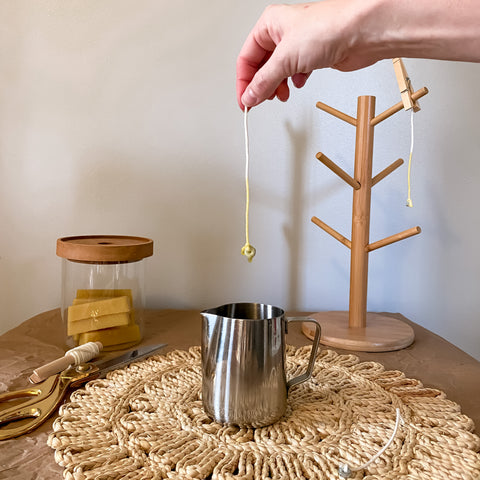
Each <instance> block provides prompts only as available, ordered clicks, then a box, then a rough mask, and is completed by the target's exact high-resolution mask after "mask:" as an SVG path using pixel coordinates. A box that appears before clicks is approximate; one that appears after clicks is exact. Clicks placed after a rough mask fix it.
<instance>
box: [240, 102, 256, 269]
mask: <svg viewBox="0 0 480 480" xmlns="http://www.w3.org/2000/svg"><path fill="white" fill-rule="evenodd" d="M247 117H248V107H245V113H244V117H243V126H244V131H245V189H246V206H245V245H244V246H243V247H242V255H245V256H246V257H247V259H248V261H249V262H251V261H252V260H253V257H254V256H255V253H256V252H257V251H256V250H255V248H254V247H253V246H252V245H250V241H249V236H248V223H249V221H248V214H249V210H250V185H249V181H248V170H249V162H250V155H249V146H248V145H249V141H248V122H247Z"/></svg>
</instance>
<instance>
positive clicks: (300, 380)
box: [285, 317, 321, 390]
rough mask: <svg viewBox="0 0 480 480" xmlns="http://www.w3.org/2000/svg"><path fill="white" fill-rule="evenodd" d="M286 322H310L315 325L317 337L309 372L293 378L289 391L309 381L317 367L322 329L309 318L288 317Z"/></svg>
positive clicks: (288, 384) (314, 340) (314, 342)
mask: <svg viewBox="0 0 480 480" xmlns="http://www.w3.org/2000/svg"><path fill="white" fill-rule="evenodd" d="M285 320H286V321H287V323H290V322H310V323H313V324H314V325H315V337H314V339H313V344H312V351H311V353H310V359H309V361H308V366H307V371H306V372H305V373H303V374H302V375H298V377H293V378H292V379H290V380H289V381H288V382H287V390H288V389H289V388H290V387H293V386H294V385H298V384H299V383H303V382H305V381H307V380H308V379H309V378H310V377H311V376H312V372H313V367H314V366H315V357H316V356H317V350H318V345H319V344H320V335H321V328H320V324H319V323H318V322H317V321H316V320H314V319H313V318H309V317H286V318H285Z"/></svg>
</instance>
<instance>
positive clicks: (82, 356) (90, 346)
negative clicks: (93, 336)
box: [65, 342, 103, 367]
mask: <svg viewBox="0 0 480 480" xmlns="http://www.w3.org/2000/svg"><path fill="white" fill-rule="evenodd" d="M102 348H103V345H102V344H101V343H100V342H88V343H84V344H83V345H79V346H78V347H75V348H72V349H70V350H67V352H66V353H65V356H67V355H70V356H71V357H73V359H74V361H75V363H74V364H73V366H75V367H76V366H77V365H80V364H81V363H85V362H88V361H90V360H91V359H92V358H95V357H96V356H97V355H98V354H99V353H100V350H102Z"/></svg>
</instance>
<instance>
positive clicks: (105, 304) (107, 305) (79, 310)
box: [68, 296, 131, 323]
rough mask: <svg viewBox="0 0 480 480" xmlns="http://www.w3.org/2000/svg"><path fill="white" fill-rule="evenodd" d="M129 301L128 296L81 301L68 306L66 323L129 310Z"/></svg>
mask: <svg viewBox="0 0 480 480" xmlns="http://www.w3.org/2000/svg"><path fill="white" fill-rule="evenodd" d="M130 309H131V302H130V299H129V298H128V297H126V296H125V297H113V298H109V299H107V300H98V301H94V302H87V303H82V304H80V305H71V306H70V307H68V323H72V322H75V321H78V320H84V319H86V318H97V317H102V316H104V315H111V314H113V313H125V312H130Z"/></svg>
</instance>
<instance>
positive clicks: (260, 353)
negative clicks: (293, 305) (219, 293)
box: [202, 303, 320, 427]
mask: <svg viewBox="0 0 480 480" xmlns="http://www.w3.org/2000/svg"><path fill="white" fill-rule="evenodd" d="M202 317H203V320H202V374H203V379H202V399H203V406H204V409H205V412H206V413H207V414H208V415H209V416H210V417H212V418H213V419H214V420H216V421H217V422H220V423H226V424H235V425H240V426H251V427H262V426H266V425H270V424H272V423H274V422H276V421H277V420H278V419H279V418H281V417H282V416H283V415H284V413H285V411H286V407H287V394H288V389H289V388H290V387H292V386H293V385H298V384H299V383H302V382H304V381H306V380H308V379H309V378H310V376H311V374H312V371H313V367H314V363H315V357H316V353H317V349H318V344H319V341H320V325H319V324H318V323H317V322H316V321H315V320H313V319H311V318H308V317H292V318H290V317H286V316H285V312H284V311H283V310H282V309H281V308H278V307H274V306H272V305H265V304H261V303H231V304H226V305H222V306H220V307H216V308H212V309H209V310H205V311H203V312H202ZM290 322H312V323H314V325H315V328H316V331H315V338H314V341H313V346H312V352H311V355H310V361H309V364H308V367H307V371H306V372H305V373H304V374H302V375H299V376H297V377H294V378H292V379H290V380H288V381H287V379H286V374H285V334H286V333H287V325H288V323H290Z"/></svg>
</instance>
